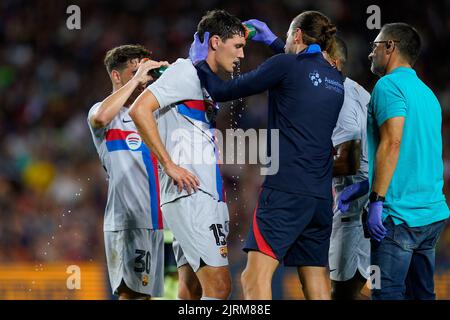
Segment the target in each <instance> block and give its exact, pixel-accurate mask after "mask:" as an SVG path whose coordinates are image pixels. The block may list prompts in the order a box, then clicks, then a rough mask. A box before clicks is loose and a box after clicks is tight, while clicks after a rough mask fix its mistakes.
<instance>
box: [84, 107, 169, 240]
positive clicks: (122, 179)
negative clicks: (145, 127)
mask: <svg viewBox="0 0 450 320" xmlns="http://www.w3.org/2000/svg"><path fill="white" fill-rule="evenodd" d="M99 107H100V103H96V104H95V105H94V106H93V107H92V108H91V109H90V111H89V115H88V124H89V128H90V130H91V133H92V138H93V140H94V144H95V147H96V149H97V152H98V155H99V157H100V160H101V162H102V164H103V167H104V168H105V170H106V172H107V174H108V200H107V204H106V210H105V219H104V231H120V230H124V229H136V228H146V229H163V219H162V214H161V208H160V188H159V181H158V180H159V176H158V166H157V160H156V157H155V156H154V155H153V154H152V153H151V152H150V150H149V149H148V148H147V146H146V145H145V144H144V141H143V140H142V139H141V136H140V135H139V133H138V132H137V129H136V126H135V124H134V122H133V121H132V120H131V118H130V116H129V115H128V111H129V110H128V108H125V107H122V108H121V110H120V112H119V114H118V115H117V116H116V117H115V118H114V119H113V120H112V121H111V123H109V124H108V125H107V126H106V127H104V128H93V127H92V125H91V123H90V121H89V118H90V117H91V116H92V115H93V114H94V113H95V112H96V110H97V109H98V108H99Z"/></svg>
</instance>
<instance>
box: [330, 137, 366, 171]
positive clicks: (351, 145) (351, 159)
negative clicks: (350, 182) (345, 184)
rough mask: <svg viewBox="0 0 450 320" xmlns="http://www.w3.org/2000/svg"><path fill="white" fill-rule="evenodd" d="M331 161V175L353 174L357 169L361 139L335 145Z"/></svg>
mask: <svg viewBox="0 0 450 320" xmlns="http://www.w3.org/2000/svg"><path fill="white" fill-rule="evenodd" d="M336 148H337V155H336V156H335V157H334V162H333V177H337V176H351V175H355V174H356V172H357V171H358V169H359V165H360V157H361V140H351V141H347V142H344V143H342V144H340V145H338V146H337V147H336Z"/></svg>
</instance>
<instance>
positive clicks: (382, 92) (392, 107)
mask: <svg viewBox="0 0 450 320" xmlns="http://www.w3.org/2000/svg"><path fill="white" fill-rule="evenodd" d="M370 108H371V112H372V114H373V116H374V117H375V119H376V121H377V124H378V126H379V127H380V126H381V125H382V124H383V123H384V122H385V121H386V120H388V119H391V118H394V117H406V114H407V106H406V101H405V98H404V97H403V95H402V93H401V91H400V89H399V88H398V87H397V86H396V85H395V84H394V82H393V81H392V80H390V79H389V78H381V79H380V80H378V82H377V84H376V85H375V88H374V89H373V93H372V97H371V99H370Z"/></svg>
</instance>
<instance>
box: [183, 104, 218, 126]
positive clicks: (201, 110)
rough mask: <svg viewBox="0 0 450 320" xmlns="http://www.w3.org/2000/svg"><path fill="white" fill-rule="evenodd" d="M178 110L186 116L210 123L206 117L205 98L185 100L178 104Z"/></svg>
mask: <svg viewBox="0 0 450 320" xmlns="http://www.w3.org/2000/svg"><path fill="white" fill-rule="evenodd" d="M177 110H178V112H179V113H180V114H182V115H184V116H186V117H189V118H191V119H194V120H198V121H202V122H204V123H206V124H210V123H209V121H208V119H207V118H206V103H205V101H204V100H186V101H183V102H182V103H179V104H177Z"/></svg>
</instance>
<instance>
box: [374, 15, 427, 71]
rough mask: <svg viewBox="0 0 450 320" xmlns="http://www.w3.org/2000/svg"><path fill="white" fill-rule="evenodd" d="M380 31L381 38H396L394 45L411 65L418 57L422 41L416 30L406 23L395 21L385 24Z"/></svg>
mask: <svg viewBox="0 0 450 320" xmlns="http://www.w3.org/2000/svg"><path fill="white" fill-rule="evenodd" d="M380 33H382V34H383V38H384V39H383V40H396V42H395V45H396V47H397V48H398V50H399V51H400V55H401V56H402V57H403V58H405V59H406V61H408V63H409V64H410V65H411V66H413V65H414V63H416V61H417V58H418V57H419V54H420V50H421V46H422V41H421V39H420V35H419V33H418V32H417V30H416V29H415V28H414V27H412V26H411V25H409V24H407V23H402V22H396V23H388V24H385V25H384V26H383V27H382V28H381V31H380Z"/></svg>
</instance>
